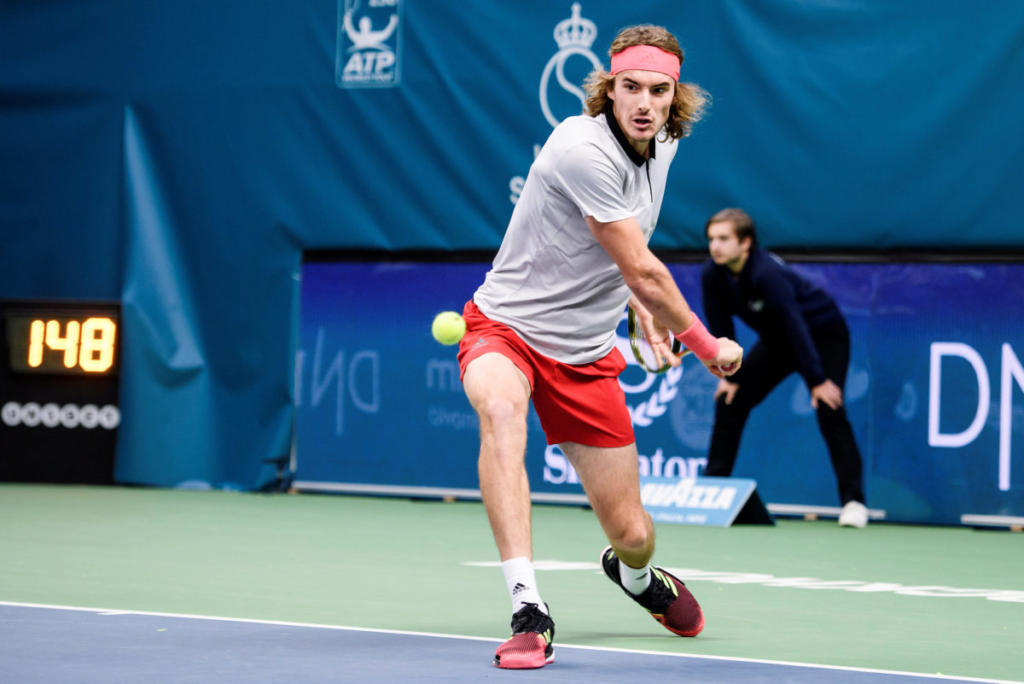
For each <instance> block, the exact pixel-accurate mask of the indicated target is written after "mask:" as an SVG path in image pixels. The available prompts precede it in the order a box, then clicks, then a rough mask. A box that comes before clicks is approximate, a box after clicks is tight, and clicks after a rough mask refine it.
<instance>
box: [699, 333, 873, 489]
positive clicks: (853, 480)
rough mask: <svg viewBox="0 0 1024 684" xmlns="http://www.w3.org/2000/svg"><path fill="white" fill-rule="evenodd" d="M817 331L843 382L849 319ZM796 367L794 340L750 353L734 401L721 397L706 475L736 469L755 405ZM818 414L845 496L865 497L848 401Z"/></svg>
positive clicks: (834, 376) (760, 344)
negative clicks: (741, 445) (847, 412)
mask: <svg viewBox="0 0 1024 684" xmlns="http://www.w3.org/2000/svg"><path fill="white" fill-rule="evenodd" d="M811 337H812V338H813V339H814V346H815V347H817V349H818V354H819V356H821V361H822V364H823V365H824V367H825V375H826V376H827V377H828V378H829V379H830V380H831V381H832V382H834V383H835V384H837V385H838V386H839V387H840V388H842V387H843V386H844V385H845V383H846V372H847V368H848V367H849V365H850V331H849V329H848V328H847V327H846V323H844V322H842V321H840V322H839V323H836V324H834V325H831V326H828V327H825V328H820V329H817V330H812V331H811ZM796 370H797V365H796V357H795V355H794V353H793V349H792V347H791V346H790V345H788V344H777V345H771V344H765V343H764V341H762V340H758V341H757V342H756V343H755V344H754V346H753V348H751V349H750V351H749V352H748V353H746V354H744V356H743V366H742V368H740V370H739V372H738V373H737V374H736V375H735V376H734V379H735V382H736V383H738V384H739V388H738V389H737V390H736V394H735V395H734V396H733V400H732V403H731V404H726V403H725V397H724V396H720V397H719V398H718V401H716V402H715V425H714V428H713V429H712V431H711V446H710V448H709V450H708V465H707V467H706V468H705V469H704V474H705V475H709V476H715V477H728V476H729V475H731V474H732V468H733V465H734V464H735V463H736V455H737V453H738V452H739V448H740V437H741V436H742V434H743V427H744V426H745V425H746V423H747V418H749V417H750V412H751V410H753V408H754V407H755V406H757V405H758V404H760V403H761V402H762V401H763V400H764V398H765V397H767V396H768V394H769V393H770V392H771V391H772V390H773V389H775V388H776V387H777V386H778V385H779V383H780V382H782V381H783V380H784V379H785V378H786V377H787V376H788V375H790V374H791V373H795V372H796ZM817 414H818V427H819V429H820V430H821V435H822V437H824V438H825V444H827V445H828V453H829V456H830V457H831V459H832V469H833V470H834V471H835V474H836V483H837V485H838V489H839V500H840V502H842V503H844V504H845V503H846V502H848V501H861V502H863V501H864V488H863V483H862V479H863V465H862V462H861V455H860V450H859V449H858V448H857V440H856V438H855V437H854V436H853V429H852V428H851V427H850V421H849V420H848V419H847V417H846V410H845V409H844V408H842V407H840V408H839V409H838V410H834V409H832V408H829V407H828V406H827V405H826V404H825V403H824V402H818V411H817ZM768 439H770V437H768Z"/></svg>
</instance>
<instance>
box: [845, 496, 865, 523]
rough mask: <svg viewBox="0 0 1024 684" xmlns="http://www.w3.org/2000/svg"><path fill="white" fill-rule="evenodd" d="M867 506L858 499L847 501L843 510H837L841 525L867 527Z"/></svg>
mask: <svg viewBox="0 0 1024 684" xmlns="http://www.w3.org/2000/svg"><path fill="white" fill-rule="evenodd" d="M867 524H868V507H867V506H865V505H864V504H862V503H861V502H860V501H847V502H846V505H845V506H843V510H841V511H839V525H840V526H841V527H867Z"/></svg>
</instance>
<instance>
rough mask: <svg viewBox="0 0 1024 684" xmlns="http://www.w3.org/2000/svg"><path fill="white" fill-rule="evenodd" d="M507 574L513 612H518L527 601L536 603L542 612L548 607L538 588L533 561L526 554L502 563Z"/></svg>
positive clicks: (506, 582)
mask: <svg viewBox="0 0 1024 684" xmlns="http://www.w3.org/2000/svg"><path fill="white" fill-rule="evenodd" d="M501 571H502V572H503V573H504V574H505V586H506V587H508V595H509V596H511V597H512V612H513V613H517V612H519V609H520V608H522V607H523V606H524V605H525V604H527V603H535V604H537V607H538V608H539V609H540V611H541V612H542V613H545V614H547V612H548V609H547V607H546V606H545V605H544V601H543V600H541V597H540V592H539V591H538V590H537V578H536V577H534V575H533V563H532V562H531V561H530V559H529V558H527V557H526V556H517V557H516V558H509V559H508V560H507V561H505V562H503V563H502V564H501Z"/></svg>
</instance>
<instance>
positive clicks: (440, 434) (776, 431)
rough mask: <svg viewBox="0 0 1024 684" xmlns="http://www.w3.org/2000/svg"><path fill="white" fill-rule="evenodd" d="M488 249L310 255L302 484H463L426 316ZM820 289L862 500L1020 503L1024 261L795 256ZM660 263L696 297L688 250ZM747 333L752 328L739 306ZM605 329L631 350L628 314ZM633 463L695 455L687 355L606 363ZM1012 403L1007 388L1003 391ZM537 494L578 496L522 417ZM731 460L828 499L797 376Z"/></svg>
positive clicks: (300, 432) (922, 514) (700, 400)
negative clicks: (347, 257)
mask: <svg viewBox="0 0 1024 684" xmlns="http://www.w3.org/2000/svg"><path fill="white" fill-rule="evenodd" d="M488 267H489V264H485V263H411V262H387V263H363V262H343V261H338V262H308V263H306V264H305V265H304V266H303V271H302V298H301V299H302V301H301V322H300V333H299V334H300V338H299V351H298V354H297V357H296V364H295V396H296V402H297V425H296V447H297V454H298V470H297V473H296V476H297V483H298V486H299V487H300V488H305V489H320V490H328V491H329V490H336V491H367V492H374V491H378V492H390V493H409V494H422V495H441V496H444V495H453V496H458V495H472V494H474V493H475V492H476V490H477V477H476V453H477V448H478V435H477V429H478V425H477V419H476V416H475V414H474V413H473V411H472V409H471V408H470V406H469V404H468V402H467V401H466V399H465V396H464V395H463V393H462V388H461V384H460V382H459V372H458V365H457V363H456V358H455V356H456V349H457V348H456V347H454V346H452V347H444V346H442V345H440V344H438V343H437V342H435V341H434V340H433V338H432V337H431V336H430V322H431V320H432V319H433V317H434V315H435V314H436V313H437V312H439V311H441V310H446V309H454V310H457V311H461V309H462V306H463V304H464V303H465V301H466V299H468V298H469V297H470V296H471V295H472V292H473V291H474V290H475V288H476V287H477V286H478V285H479V283H480V282H481V281H482V279H483V276H484V273H485V272H486V271H487V268H488ZM795 268H797V270H799V271H800V272H801V273H803V274H804V275H806V276H807V277H809V278H811V279H812V280H814V281H815V282H817V283H819V284H821V285H822V286H824V287H825V288H826V289H827V290H828V291H829V292H831V293H832V294H833V296H835V298H836V300H837V301H838V302H839V304H840V307H841V308H842V309H843V311H844V313H845V314H846V316H847V320H848V322H849V326H850V331H851V339H852V347H851V364H850V371H849V375H848V378H847V387H846V406H847V412H848V414H849V417H850V421H851V423H852V424H853V428H854V433H855V434H856V435H857V437H858V440H859V443H860V447H861V451H862V453H863V455H864V466H865V488H866V491H867V496H868V505H869V507H870V508H872V509H873V510H878V511H884V515H885V518H886V519H888V520H897V521H908V522H928V523H949V524H959V523H960V522H961V516H962V515H964V514H977V515H1003V516H1020V515H1022V514H1024V462H1022V458H1021V455H1020V454H1021V450H1022V447H1021V444H1020V439H1019V438H1018V440H1017V442H1016V443H1014V441H1013V434H1014V432H1015V431H1016V433H1017V434H1018V435H1020V434H1021V431H1022V429H1024V400H1022V399H1021V397H1020V393H1021V391H1022V389H1024V367H1022V365H1021V362H1020V359H1019V353H1018V351H1017V350H1019V349H1021V348H1022V347H1024V323H1021V322H1020V321H1019V319H1018V318H1017V317H1016V316H1014V315H1013V314H1014V312H1015V311H1016V309H1017V307H1018V303H1019V302H1020V301H1022V300H1024V265H1016V264H835V263H830V264H809V263H804V264H795ZM670 270H671V271H672V274H673V276H674V277H675V278H676V281H677V282H678V283H679V285H680V288H681V289H682V291H683V292H684V293H685V294H686V295H687V297H688V299H689V300H690V301H691V302H693V303H694V304H695V305H696V304H697V303H698V302H699V300H700V296H699V293H700V289H699V265H697V264H672V265H670ZM737 330H738V332H737V336H738V337H739V341H740V342H741V343H743V344H747V345H749V344H751V343H752V342H753V340H754V337H753V335H752V333H751V331H750V330H749V329H746V328H745V327H743V326H742V324H740V325H738V326H737ZM619 334H620V339H619V344H620V346H621V348H622V350H623V351H624V352H625V353H624V357H625V358H626V359H627V361H628V362H631V361H632V355H631V354H630V353H629V352H628V342H627V340H626V333H625V325H624V324H623V325H622V326H621V327H620V331H619ZM620 383H621V384H622V387H623V389H624V390H625V392H626V398H627V403H628V405H629V408H630V413H631V415H632V416H633V423H634V426H635V429H636V436H637V446H638V450H639V453H640V456H639V458H640V463H639V465H640V474H641V476H642V477H645V478H675V479H678V478H693V477H697V476H699V475H700V474H701V473H702V468H703V466H704V464H705V463H706V458H705V456H706V449H707V445H708V440H709V438H710V433H711V423H712V415H713V404H712V395H713V393H714V389H715V386H716V383H717V380H716V379H715V378H714V377H713V376H712V375H710V374H709V373H707V372H706V371H705V370H704V369H703V367H702V366H700V364H699V363H697V362H696V361H695V360H693V359H690V358H687V359H685V360H684V363H683V365H682V366H681V367H680V368H678V369H674V370H671V371H668V372H666V373H664V374H661V375H651V374H648V373H646V372H644V371H643V370H641V369H640V368H639V367H638V366H636V365H634V364H633V363H632V362H631V363H630V365H629V366H627V368H626V370H625V371H624V372H623V374H622V376H621V377H620ZM1015 403H1016V406H1015V405H1014V404H1015ZM527 469H528V472H529V476H530V480H531V486H532V489H533V492H534V494H535V497H536V498H537V499H538V500H550V501H568V502H575V501H582V500H583V496H582V495H583V491H582V488H581V487H580V484H579V480H578V478H577V476H576V473H575V472H574V471H573V469H572V468H571V466H570V465H569V463H568V461H567V459H566V457H565V455H564V454H563V453H562V451H561V449H559V447H558V446H557V445H550V446H549V445H547V444H546V442H545V439H544V434H543V432H542V431H541V429H540V424H539V422H538V421H537V419H536V416H535V415H533V414H532V413H531V415H530V418H529V442H528V446H527ZM733 475H734V476H735V477H736V478H746V479H750V480H754V481H756V482H757V487H758V490H759V492H760V494H761V497H762V498H763V499H764V500H765V501H766V502H769V503H776V504H786V505H793V504H796V505H805V506H817V507H835V506H838V503H839V502H838V498H837V493H836V485H835V478H834V475H833V473H832V470H831V465H830V463H829V459H828V454H827V452H826V450H825V445H824V442H823V440H822V439H821V436H820V434H819V432H818V428H817V424H816V421H815V417H814V415H813V411H812V409H811V405H810V396H809V393H808V391H807V388H806V387H805V386H804V384H803V382H802V381H801V380H800V379H799V377H798V376H796V375H794V376H792V377H790V378H788V379H787V380H786V381H784V382H783V383H782V384H781V385H780V386H779V387H778V388H777V389H776V390H775V392H773V393H772V394H771V395H770V396H769V397H768V399H767V400H766V401H765V402H764V404H762V406H760V407H758V409H756V410H755V411H754V413H753V414H752V416H751V419H750V421H749V423H748V425H747V429H746V432H745V433H744V438H743V441H742V444H741V448H740V456H739V459H738V460H737V464H736V468H735V470H734V473H733Z"/></svg>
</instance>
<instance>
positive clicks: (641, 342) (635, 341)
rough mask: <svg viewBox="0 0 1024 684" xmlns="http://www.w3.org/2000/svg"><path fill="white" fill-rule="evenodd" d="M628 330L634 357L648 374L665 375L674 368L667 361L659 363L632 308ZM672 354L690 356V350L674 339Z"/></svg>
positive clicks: (628, 320) (627, 322)
mask: <svg viewBox="0 0 1024 684" xmlns="http://www.w3.org/2000/svg"><path fill="white" fill-rule="evenodd" d="M626 330H627V331H628V334H629V346H630V348H631V349H632V350H633V356H634V358H636V362H637V363H639V364H640V367H641V368H643V369H644V370H645V371H647V372H648V373H664V372H665V371H667V370H668V369H669V368H671V367H672V364H670V363H669V362H668V361H667V360H666V361H664V362H663V363H658V356H657V354H655V353H654V349H653V348H652V347H651V343H650V342H649V341H648V340H647V336H646V335H644V330H643V326H642V325H640V321H638V320H637V318H636V312H635V311H633V309H632V308H630V310H629V317H628V318H627V319H626ZM672 353H673V354H675V355H676V356H677V357H683V356H686V355H687V354H689V353H690V350H689V349H684V348H683V344H682V343H681V342H680V341H679V340H677V339H676V338H675V337H673V338H672Z"/></svg>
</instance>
